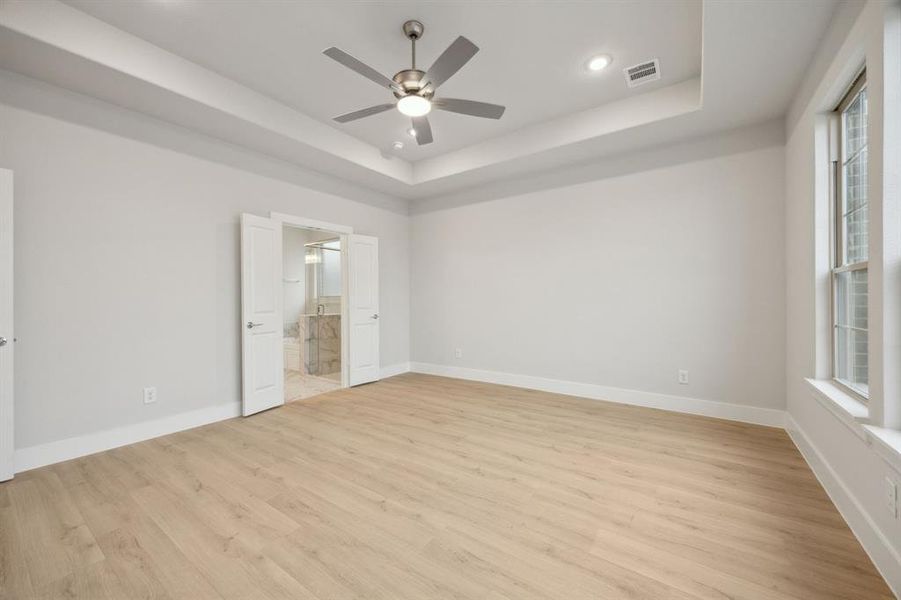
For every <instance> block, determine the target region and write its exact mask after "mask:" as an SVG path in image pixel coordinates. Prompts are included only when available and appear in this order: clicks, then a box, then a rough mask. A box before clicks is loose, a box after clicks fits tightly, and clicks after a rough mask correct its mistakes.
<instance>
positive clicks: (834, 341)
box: [829, 68, 870, 405]
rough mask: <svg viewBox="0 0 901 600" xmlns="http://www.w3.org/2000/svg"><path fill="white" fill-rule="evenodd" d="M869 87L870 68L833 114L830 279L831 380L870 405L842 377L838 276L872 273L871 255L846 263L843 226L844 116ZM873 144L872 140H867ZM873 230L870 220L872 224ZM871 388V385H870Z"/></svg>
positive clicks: (845, 94)
mask: <svg viewBox="0 0 901 600" xmlns="http://www.w3.org/2000/svg"><path fill="white" fill-rule="evenodd" d="M866 87H867V71H866V68H864V69H863V70H861V72H860V73H859V74H858V75H857V76H856V77H855V78H854V80H853V82H852V83H851V85H850V86H849V88H848V89H847V91H846V92H845V93H844V94H843V95H842V99H841V101H840V102H839V103H838V106H836V107H835V109H834V110H833V112H832V118H833V120H834V125H833V127H832V129H831V130H832V131H833V132H834V133H835V137H836V139H835V140H834V141H833V143H832V149H833V150H832V152H831V156H830V167H831V173H830V175H831V177H830V179H831V185H830V196H831V197H830V199H829V200H830V201H829V205H830V210H829V213H830V214H829V218H830V220H831V227H830V232H831V235H830V246H831V247H830V252H829V254H830V265H829V279H830V282H829V284H830V299H831V302H830V318H831V323H830V330H831V340H830V342H831V343H830V347H831V352H832V355H831V357H830V359H831V360H830V369H831V380H832V382H833V383H834V384H835V385H837V386H839V387H840V388H841V389H842V390H843V391H844V392H846V393H848V394H850V395H851V396H852V397H853V398H855V399H857V400H859V401H860V402H862V403H863V404H865V405H866V404H868V403H869V395H868V394H864V393H862V392H861V390H858V389H856V388H853V387H851V386H850V385H848V383H846V382H845V381H843V380H841V379H839V378H838V369H837V362H838V356H839V354H838V328H839V324H838V314H837V309H838V278H837V275H839V274H841V273H849V272H852V271H867V273H869V252H867V260H862V261H858V262H855V263H849V264H844V250H845V242H846V240H845V229H844V223H843V217H844V216H845V215H844V210H843V208H844V207H843V193H844V178H843V176H842V175H843V171H844V170H843V168H842V167H843V163H844V158H845V157H844V142H845V131H844V120H843V118H842V114H843V113H844V111H845V110H846V109H847V108H848V107H849V106H850V105H851V104H852V103H853V102H854V100H856V99H857V97H858V95H859V94H860V93H861V92H862V91H863V90H864V89H865V88H866ZM867 122H868V123H869V117H868V118H867ZM867 143H868V144H869V139H868V140H867ZM867 168H868V169H869V162H868V163H867ZM867 208H868V209H869V198H868V199H867ZM867 226H868V227H869V221H868V225H867ZM868 239H869V236H868ZM867 295H868V297H869V277H868V278H867ZM846 329H859V328H854V327H850V326H846ZM866 331H867V333H868V335H867V340H868V341H869V328H867V330H866ZM869 357H870V356H869V348H868V349H867V362H868V364H869ZM868 387H869V385H868Z"/></svg>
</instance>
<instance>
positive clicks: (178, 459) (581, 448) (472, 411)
mask: <svg viewBox="0 0 901 600" xmlns="http://www.w3.org/2000/svg"><path fill="white" fill-rule="evenodd" d="M0 597H3V598H15V599H16V600H21V599H26V598H87V599H91V600H102V599H106V598H112V599H116V600H119V599H132V598H185V599H190V600H203V599H207V598H209V599H219V598H235V599H242V600H246V599H254V598H291V599H293V600H297V599H305V598H316V599H322V600H326V599H327V600H340V599H345V598H360V599H363V598H365V599H367V600H369V599H378V598H384V599H391V600H399V599H416V600H426V599H432V598H472V599H484V600H528V599H539V598H540V599H561V600H582V599H586V600H587V599H592V600H595V599H599V600H600V599H603V600H615V599H619V598H629V599H632V600H634V599H642V598H647V599H652V600H661V599H667V598H676V599H692V598H717V599H726V598H728V599H733V600H738V599H746V600H776V599H785V598H793V599H798V600H811V599H817V598H853V599H855V600H857V599H867V600H870V599H877V598H891V595H890V593H889V591H888V589H887V588H886V586H885V584H884V583H883V581H882V580H881V579H880V577H879V575H878V574H877V573H876V572H875V570H874V568H873V566H872V564H871V563H870V561H869V559H868V558H867V557H866V555H865V554H864V552H863V550H862V549H861V547H860V545H859V544H858V543H857V541H856V540H855V538H854V536H853V535H852V534H851V532H850V531H849V529H848V527H847V526H846V525H845V523H844V522H843V521H842V519H841V517H840V516H839V514H838V512H837V511H836V509H835V508H834V507H833V505H832V504H831V503H830V501H829V499H828V498H827V497H826V494H825V493H824V492H823V490H822V488H821V487H820V486H819V484H818V483H817V481H816V480H815V478H814V476H813V475H812V473H811V472H810V470H809V469H808V467H807V466H806V465H805V463H804V461H803V459H802V458H801V456H800V455H799V454H798V452H797V451H796V450H795V448H794V446H793V445H792V443H791V441H790V440H789V439H788V437H787V436H786V435H785V433H784V432H783V431H781V430H777V429H770V428H765V427H757V426H752V425H743V424H739V423H733V422H728V421H719V420H715V419H707V418H703V417H693V416H687V415H679V414H674V413H667V412H662V411H654V410H650V409H642V408H635V407H627V406H620V405H615V404H607V403H603V402H597V401H592V400H581V399H578V398H571V397H566V396H555V395H552V394H546V393H541V392H533V391H526V390H520V389H515V388H508V387H500V386H493V385H487V384H477V383H470V382H463V381H457V380H452V379H443V378H437V377H428V376H423V375H403V376H400V377H395V378H392V379H389V380H386V381H383V382H380V383H377V384H372V385H368V386H363V387H360V388H355V389H353V390H339V391H335V392H330V393H328V394H324V395H321V396H317V397H316V398H315V399H312V400H309V401H302V402H294V403H292V404H290V405H287V406H285V407H283V408H279V409H276V410H272V411H269V412H267V413H263V414H260V415H257V416H254V417H251V418H248V419H235V420H231V421H226V422H222V423H217V424H214V425H209V426H207V427H203V428H200V429H195V430H192V431H187V432H182V433H178V434H175V435H170V436H167V437H163V438H159V439H156V440H153V441H148V442H143V443H140V444H135V445H132V446H127V447H124V448H120V449H116V450H112V451H109V452H105V453H102V454H96V455H94V456H90V457H86V458H82V459H78V460H73V461H69V462H67V463H62V464H58V465H55V466H52V467H47V468H43V469H37V470H34V471H30V472H28V473H22V474H20V475H18V476H17V477H16V478H15V479H14V480H13V481H11V482H8V483H5V484H0Z"/></svg>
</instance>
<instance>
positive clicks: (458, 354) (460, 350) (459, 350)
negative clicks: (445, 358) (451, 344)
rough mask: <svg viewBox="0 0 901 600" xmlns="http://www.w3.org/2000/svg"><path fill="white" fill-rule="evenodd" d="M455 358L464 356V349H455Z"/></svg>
mask: <svg viewBox="0 0 901 600" xmlns="http://www.w3.org/2000/svg"><path fill="white" fill-rule="evenodd" d="M454 358H463V350H462V349H460V348H457V349H456V350H454Z"/></svg>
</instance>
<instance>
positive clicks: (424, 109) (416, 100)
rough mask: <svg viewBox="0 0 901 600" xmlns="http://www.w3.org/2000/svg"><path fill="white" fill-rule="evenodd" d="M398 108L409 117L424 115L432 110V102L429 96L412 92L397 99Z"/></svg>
mask: <svg viewBox="0 0 901 600" xmlns="http://www.w3.org/2000/svg"><path fill="white" fill-rule="evenodd" d="M397 110H399V111H400V112H401V114H404V115H407V116H408V117H423V116H425V115H427V114H429V112H431V110H432V103H431V102H429V100H428V98H423V97H422V96H417V95H416V94H410V95H409V96H404V97H403V98H401V99H400V100H398V101H397Z"/></svg>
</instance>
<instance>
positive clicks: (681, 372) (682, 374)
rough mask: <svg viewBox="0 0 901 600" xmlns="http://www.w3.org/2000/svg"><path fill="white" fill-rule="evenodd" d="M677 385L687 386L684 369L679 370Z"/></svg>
mask: <svg viewBox="0 0 901 600" xmlns="http://www.w3.org/2000/svg"><path fill="white" fill-rule="evenodd" d="M679 383H681V384H682V385H688V371H687V370H685V369H679Z"/></svg>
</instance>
